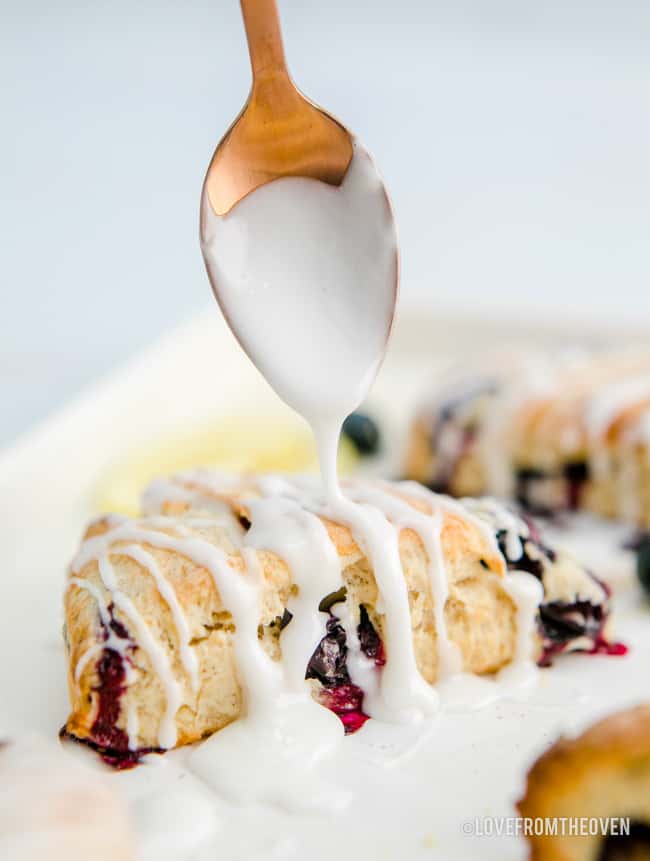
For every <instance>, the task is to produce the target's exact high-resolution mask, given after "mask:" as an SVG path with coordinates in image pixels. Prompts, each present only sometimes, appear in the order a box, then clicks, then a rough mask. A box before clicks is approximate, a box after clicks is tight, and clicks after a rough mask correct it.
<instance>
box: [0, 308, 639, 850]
mask: <svg viewBox="0 0 650 861" xmlns="http://www.w3.org/2000/svg"><path fill="white" fill-rule="evenodd" d="M513 332H514V336H513ZM566 334H571V333H566V332H565V333H562V332H559V331H558V330H557V329H553V330H546V331H544V330H543V329H539V328H537V329H536V328H534V327H532V326H528V327H521V326H519V327H517V328H516V329H513V328H512V327H510V326H505V325H501V324H498V323H489V322H486V321H459V320H449V319H445V320H435V319H431V318H428V317H427V316H426V315H422V314H417V315H409V314H404V315H403V316H402V318H401V319H400V320H399V322H398V325H397V327H396V332H395V338H394V341H393V344H392V348H391V353H390V356H389V358H388V359H387V362H386V364H385V366H384V368H383V370H382V372H381V375H380V378H379V380H378V382H377V385H376V386H375V390H374V392H373V394H372V397H371V402H372V404H373V405H374V410H375V412H376V413H377V414H379V416H380V417H381V421H382V425H383V427H384V430H385V433H386V434H387V435H388V436H389V437H390V439H391V441H392V449H393V452H394V451H395V450H396V449H399V446H400V442H401V439H402V437H403V434H404V429H405V423H406V419H407V417H408V414H409V412H410V410H411V408H412V406H413V403H414V401H415V399H416V397H417V393H418V392H419V391H421V390H422V386H423V385H424V384H425V382H426V379H427V377H428V376H429V374H431V372H432V368H433V367H434V366H435V365H436V364H439V362H440V361H442V360H443V359H444V358H445V357H448V356H449V355H450V354H452V353H456V354H458V353H459V352H460V351H461V350H465V351H466V350H472V351H474V350H480V349H481V348H484V347H485V346H486V345H489V344H495V343H499V344H503V342H504V340H508V341H519V342H522V343H529V342H530V341H531V340H534V341H535V342H536V344H538V345H543V344H551V343H554V342H558V341H559V340H561V339H562V337H563V336H565V335H566ZM586 337H588V339H589V340H591V341H594V340H596V341H601V340H607V339H609V338H610V337H616V335H613V336H611V335H610V334H608V333H607V332H602V331H600V332H599V331H592V332H590V333H588V335H587V336H586ZM232 412H236V413H242V412H243V413H246V412H251V413H255V414H256V415H268V416H275V415H288V411H287V410H286V409H285V408H284V407H283V405H282V404H280V403H279V402H278V399H277V398H276V397H275V395H274V394H273V392H272V391H271V390H270V389H269V388H268V387H267V386H266V384H265V383H264V382H263V381H262V380H261V379H260V377H259V375H258V374H257V372H256V371H255V370H254V368H253V367H252V366H251V364H250V363H249V362H248V360H247V359H246V358H245V356H244V355H243V354H242V352H241V351H240V350H239V348H238V347H237V345H236V343H235V342H234V339H233V338H232V336H231V335H230V333H229V332H228V331H227V329H226V327H225V325H224V324H223V322H222V321H221V319H220V317H219V315H218V314H217V313H216V312H214V311H213V312H211V313H208V314H206V315H203V316H200V317H198V318H197V319H195V320H194V321H193V322H191V323H190V324H188V325H186V326H184V327H182V328H180V329H179V330H178V331H176V332H174V333H172V334H171V335H170V336H168V337H167V338H165V339H163V340H162V341H161V342H160V343H159V344H157V345H155V346H154V347H153V348H151V349H149V350H147V351H146V352H144V353H143V354H142V355H141V356H140V357H139V358H138V359H137V360H135V361H134V362H131V363H130V364H129V365H128V366H127V367H125V368H123V369H122V370H120V371H118V372H116V373H115V374H114V375H112V376H111V377H109V378H108V379H105V380H104V381H102V382H100V383H98V384H97V385H96V386H95V387H93V388H92V389H91V390H89V391H87V392H86V393H85V394H83V395H82V396H81V397H80V398H78V399H77V400H76V401H75V402H74V403H72V404H71V405H70V406H68V407H67V408H66V409H64V410H62V411H61V412H60V413H58V414H57V415H55V416H53V417H52V418H50V419H49V420H48V421H46V422H44V423H43V424H42V425H41V426H40V427H38V428H37V429H36V430H34V431H33V432H32V433H30V434H28V435H27V436H25V437H24V438H23V439H22V440H20V441H19V442H18V443H17V444H16V445H15V446H14V447H12V448H11V449H9V450H7V451H5V452H4V453H3V454H2V455H0V489H1V490H2V492H1V493H0V566H1V568H0V570H1V571H2V574H1V575H0V606H1V607H2V624H1V625H0V649H1V650H2V651H1V653H2V656H3V659H2V661H1V663H0V667H1V669H0V692H1V693H0V737H5V738H6V737H12V736H16V735H20V734H24V733H26V732H32V731H33V732H37V733H40V734H43V735H45V736H47V737H51V738H54V737H56V734H57V732H58V730H59V728H60V726H61V725H62V724H63V722H64V720H65V718H66V715H67V708H68V702H67V691H66V681H65V662H64V656H63V648H62V639H61V623H62V612H61V594H62V586H63V576H64V570H65V566H66V564H67V562H68V560H69V559H70V558H71V556H72V554H73V553H74V551H75V549H76V546H77V543H78V540H79V537H80V534H81V532H82V530H83V527H84V524H85V523H86V521H87V520H88V519H89V517H91V516H93V515H94V514H96V513H97V512H96V511H95V510H93V491H94V487H95V485H96V483H97V481H98V480H99V478H100V476H101V475H102V474H103V473H104V472H105V470H106V468H107V465H109V464H110V463H111V462H113V461H115V460H117V459H119V458H120V457H121V456H122V455H124V453H125V452H127V451H129V450H131V449H132V448H133V447H134V446H136V445H138V444H146V442H147V440H150V439H151V438H152V437H153V436H157V435H159V434H160V433H162V432H164V431H172V430H174V429H180V428H183V427H187V425H188V423H194V422H197V421H199V420H201V419H205V418H208V417H212V416H218V415H220V414H224V415H225V414H227V413H232ZM260 432H261V433H263V427H262V428H261V431H260ZM385 468H386V469H387V470H388V471H394V470H396V469H397V466H396V460H395V458H394V457H391V456H389V457H388V459H387V461H386V464H385ZM622 534H623V532H622V530H621V529H620V528H618V529H617V528H615V527H610V526H607V525H599V526H596V527H594V524H593V522H588V523H586V524H585V523H584V522H581V524H580V526H579V528H578V529H575V530H569V531H568V532H565V533H563V534H562V535H561V536H560V538H562V537H564V538H566V543H569V544H571V542H574V543H575V546H576V547H577V548H579V551H580V553H581V554H582V555H583V556H584V555H585V554H588V555H590V557H591V558H590V559H589V562H590V564H592V566H594V568H595V570H596V571H597V573H600V574H601V575H602V576H605V577H608V578H609V579H611V580H613V581H614V582H615V583H616V584H617V589H618V593H619V594H618V595H617V598H616V604H617V613H618V617H617V630H618V633H619V636H620V637H621V638H622V639H624V640H625V641H626V642H627V643H628V644H629V645H630V647H631V648H630V653H629V655H628V656H627V657H625V658H608V657H592V656H589V657H587V656H568V657H566V658H563V659H560V660H558V661H557V663H556V665H555V666H554V667H553V668H552V669H551V670H546V671H543V672H542V673H541V676H540V681H539V685H538V687H537V689H536V691H535V692H534V693H533V694H532V695H531V696H530V697H529V699H527V700H521V701H514V700H513V701H501V702H500V703H496V704H493V705H492V706H487V707H485V708H483V709H481V710H479V711H474V712H465V713H461V712H457V713H445V714H442V715H440V716H439V717H438V718H437V719H436V721H435V722H434V723H433V724H432V725H431V726H430V727H429V728H428V730H427V733H425V734H424V735H423V736H421V737H419V741H418V742H417V743H416V740H415V736H414V733H413V732H412V731H409V730H403V729H395V728H378V727H377V726H374V728H373V725H372V722H370V723H369V724H367V728H364V730H362V731H361V732H360V733H359V734H357V735H356V736H354V737H351V738H348V739H346V741H345V744H344V746H343V748H344V755H342V756H338V757H337V759H336V760H335V761H333V762H331V763H327V765H326V766H324V767H323V769H322V774H323V776H324V777H325V778H327V777H328V775H329V776H330V777H332V776H333V775H335V778H336V782H337V783H338V784H340V785H342V786H343V787H345V788H346V789H347V790H349V791H351V792H352V794H353V796H354V798H353V800H352V802H351V803H350V805H349V806H348V807H347V808H346V809H345V810H344V811H343V812H342V813H340V814H338V815H337V816H336V817H325V818H323V817H319V816H318V815H314V814H313V813H312V814H308V815H300V816H297V815H296V814H293V813H287V812H286V811H282V810H279V809H272V808H263V807H261V806H255V807H248V808H241V807H237V806H234V805H230V804H229V803H228V802H227V801H226V800H224V799H223V798H220V797H219V796H217V795H215V794H213V793H212V792H210V791H209V790H208V789H207V788H206V787H205V786H203V784H201V783H200V782H199V781H198V780H196V779H194V778H193V777H192V776H191V775H189V774H188V773H187V772H186V771H185V769H184V766H183V752H182V751H178V752H174V753H171V754H168V755H166V756H165V757H162V758H161V757H154V758H153V760H154V761H152V762H151V763H149V764H146V765H143V766H141V767H140V768H138V769H136V770H134V771H133V772H125V773H121V774H115V775H113V776H111V780H112V781H114V785H115V786H116V788H117V790H118V791H119V792H120V793H121V794H123V796H124V798H125V799H126V801H127V803H128V804H129V805H130V808H131V810H132V812H133V815H134V821H135V824H136V827H137V830H138V834H139V857H140V858H141V859H154V858H156V859H158V858H173V859H181V861H182V859H188V861H189V859H204V858H205V859H208V858H210V859H211V858H214V857H216V852H217V851H218V855H219V857H220V858H222V859H230V858H232V859H239V858H246V859H249V858H251V859H252V858H256V857H259V858H262V857H264V858H285V857H286V858H300V859H302V858H306V857H309V858H311V859H320V858H323V859H326V858H327V859H328V861H331V859H332V858H333V857H335V858H336V859H337V861H347V859H350V861H352V859H354V861H357V859H359V858H364V857H374V858H377V859H383V858H386V859H394V858H396V857H401V858H408V859H411V858H413V859H418V858H423V859H436V858H438V859H444V861H456V859H458V861H465V859H467V858H470V857H480V858H481V859H488V861H489V859H495V861H496V859H499V861H508V859H512V861H515V859H520V858H523V857H525V845H524V843H523V842H522V841H520V840H518V839H517V838H513V837H480V836H473V835H472V834H468V833H466V832H467V831H468V830H471V828H472V827H473V826H472V825H471V824H470V826H467V825H465V826H464V825H463V823H466V822H468V821H469V822H470V823H471V822H472V820H473V819H474V817H481V816H511V815H513V813H514V810H513V802H514V801H515V800H516V799H517V797H518V796H519V795H520V793H521V790H522V786H523V781H524V776H525V772H526V769H527V767H528V766H529V764H530V763H531V762H532V760H533V759H534V758H535V756H536V755H537V754H538V753H539V752H540V751H541V750H543V749H544V748H545V747H546V746H547V745H548V744H549V743H550V742H551V741H552V740H553V739H554V738H555V737H556V736H557V735H558V733H559V732H561V731H564V732H573V731H576V730H578V729H580V728H582V727H583V726H585V725H586V724H588V723H590V722H591V721H592V720H594V719H596V718H598V717H601V716H602V715H603V714H606V713H608V712H610V711H613V710H615V709H616V708H618V707H624V706H628V705H631V704H634V703H637V702H640V701H642V700H650V687H649V685H650V682H649V678H650V677H649V675H648V671H647V667H648V665H649V664H650V612H648V610H647V608H644V606H643V605H642V602H641V599H640V595H639V593H638V591H637V589H636V587H635V586H634V585H633V581H632V578H631V577H630V559H629V558H627V557H626V556H625V555H624V554H621V553H619V552H618V549H617V546H618V543H619V542H620V539H621V535H622ZM260 767H262V768H263V763H261V765H260ZM156 810H158V811H163V812H164V816H163V817H162V819H163V821H164V823H165V827H164V828H163V829H162V830H160V825H159V818H156V817H155V811H156ZM154 822H157V823H158V825H157V826H156V827H157V830H156V829H154V828H153V825H152V823H154Z"/></svg>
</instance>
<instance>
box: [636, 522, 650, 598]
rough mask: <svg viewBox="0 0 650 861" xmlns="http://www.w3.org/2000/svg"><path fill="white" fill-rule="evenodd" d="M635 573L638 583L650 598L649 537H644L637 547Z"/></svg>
mask: <svg viewBox="0 0 650 861" xmlns="http://www.w3.org/2000/svg"><path fill="white" fill-rule="evenodd" d="M636 573H637V577H638V578H639V583H640V584H641V585H642V586H643V588H644V590H645V592H646V594H647V595H649V596H650V535H645V536H644V537H643V538H642V539H641V540H640V541H639V543H638V545H637V551H636Z"/></svg>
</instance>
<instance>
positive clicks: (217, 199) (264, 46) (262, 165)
mask: <svg viewBox="0 0 650 861" xmlns="http://www.w3.org/2000/svg"><path fill="white" fill-rule="evenodd" d="M241 8H242V13H243V17H244V26H245V28H246V38H247V40H248V52H249V54H250V59H251V68H252V72H253V84H252V87H251V92H250V95H249V97H248V101H247V102H246V104H245V105H244V108H243V110H242V112H241V113H240V115H239V116H238V117H237V119H236V120H235V122H234V123H233V124H232V126H231V127H230V129H229V130H228V131H227V132H226V134H225V135H224V137H223V138H222V140H221V142H220V143H219V145H218V146H217V149H216V150H215V153H214V155H213V156H212V161H211V162H210V166H209V167H208V171H207V174H206V177H205V192H206V193H207V196H208V200H209V201H210V205H211V207H212V209H213V210H214V212H215V214H216V215H225V214H226V213H227V212H229V211H230V210H231V209H232V208H233V206H235V204H237V203H238V202H239V201H240V200H241V199H242V198H243V197H245V196H246V195H247V194H250V192H251V191H255V189H256V188H259V187H260V186H261V185H265V184H266V183H268V182H271V181H272V180H274V179H278V178H279V177H283V176H297V177H307V178H311V179H317V180H321V181H322V182H325V183H328V184H329V185H334V186H339V185H341V183H342V182H343V178H344V177H345V174H346V171H347V169H348V166H349V164H350V161H351V160H352V137H351V135H350V133H349V132H348V131H347V129H345V128H344V127H343V126H342V125H341V124H340V123H339V122H338V121H337V120H335V119H334V118H333V117H331V116H330V115H329V114H328V113H326V112H325V111H324V110H322V108H319V107H318V106H317V105H315V104H313V103H312V102H310V101H309V100H308V99H307V98H305V96H303V95H302V93H301V92H300V91H299V90H298V89H297V87H296V85H295V84H294V83H293V81H292V80H291V76H290V75H289V71H288V69H287V65H286V61H285V58H284V48H283V46H282V34H281V32H280V20H279V17H278V10H277V6H276V0H241Z"/></svg>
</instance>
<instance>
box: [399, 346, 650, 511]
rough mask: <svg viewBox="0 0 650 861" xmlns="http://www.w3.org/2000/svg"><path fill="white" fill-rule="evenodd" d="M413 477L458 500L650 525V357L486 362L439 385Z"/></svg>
mask: <svg viewBox="0 0 650 861" xmlns="http://www.w3.org/2000/svg"><path fill="white" fill-rule="evenodd" d="M405 472H406V474H407V476H408V477H409V478H412V479H415V480H417V481H420V482H422V483H424V484H426V485H428V486H430V487H433V488H434V489H436V490H440V491H444V492H448V493H451V494H453V495H455V496H464V495H480V494H484V493H494V494H496V495H498V496H510V497H515V498H517V499H518V500H519V502H521V503H522V504H523V505H525V506H526V507H527V508H529V510H531V511H533V512H535V511H536V512H539V513H549V512H554V511H558V510H563V509H570V510H573V509H577V508H584V509H587V510H590V511H593V512H594V513H596V514H600V515H603V516H606V517H615V518H620V519H624V520H628V521H630V522H634V523H637V524H638V525H640V526H644V527H647V526H650V357H648V355H647V354H646V353H645V352H641V353H640V352H638V351H635V352H631V351H628V352H624V353H604V354H595V355H589V356H585V355H579V356H576V355H572V356H566V355H560V356H558V357H553V358H551V357H540V356H524V355H522V354H512V355H508V356H504V355H501V356H498V357H486V358H485V359H484V361H482V362H481V364H480V366H478V365H477V366H476V367H475V368H472V367H467V368H465V369H464V370H462V371H458V372H456V373H454V374H451V375H448V376H447V378H446V379H445V381H444V383H442V384H441V385H439V386H437V387H434V390H433V392H432V393H431V394H430V395H429V397H428V398H427V400H426V401H425V403H424V404H423V405H422V407H421V408H420V410H419V412H418V414H417V416H416V417H415V419H414V421H413V423H412V425H411V429H410V434H409V442H408V448H407V455H406V460H405Z"/></svg>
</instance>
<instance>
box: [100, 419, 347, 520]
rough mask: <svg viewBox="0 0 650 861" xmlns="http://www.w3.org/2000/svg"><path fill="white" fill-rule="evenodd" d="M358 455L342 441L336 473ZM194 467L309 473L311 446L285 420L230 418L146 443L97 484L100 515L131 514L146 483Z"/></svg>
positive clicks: (313, 462)
mask: <svg viewBox="0 0 650 861" xmlns="http://www.w3.org/2000/svg"><path fill="white" fill-rule="evenodd" d="M358 459H359V456H358V454H357V451H356V448H355V447H354V445H353V444H352V443H351V442H350V440H349V439H347V437H345V436H344V437H342V439H341V444H340V446H339V472H340V473H341V474H343V475H345V474H349V473H350V472H351V471H352V470H353V469H354V467H355V464H356V463H357V461H358ZM197 466H207V467H215V468H218V469H223V470H228V471H236V472H239V471H241V472H315V471H316V470H317V469H318V459H317V455H316V446H315V444H314V440H313V437H312V435H311V432H310V431H309V429H308V428H306V427H303V426H302V425H300V424H299V423H297V422H296V423H295V424H294V423H293V422H291V421H289V420H288V419H280V418H277V417H274V418H269V417H264V416H231V417H228V418H223V419H220V420H219V421H216V422H214V423H210V424H205V425H202V426H200V427H197V428H196V429H195V430H193V431H187V432H183V433H179V434H176V435H171V436H168V437H162V438H159V439H155V440H152V442H151V443H150V444H149V445H147V446H143V447H142V448H140V449H137V450H135V451H133V452H132V453H130V454H129V455H127V456H126V457H125V458H124V459H123V460H121V461H119V462H118V463H116V464H115V465H114V466H113V467H112V468H111V469H109V470H108V471H107V473H106V475H105V476H104V478H103V479H102V480H101V481H100V483H99V485H98V487H97V492H96V498H95V503H96V505H97V508H98V509H99V510H100V511H111V512H116V513H120V514H130V515H135V514H138V513H139V511H140V496H141V494H142V491H143V490H144V489H145V487H146V486H147V485H148V484H149V482H150V481H151V480H152V479H153V478H156V477H157V476H160V475H168V474H170V473H173V472H179V471H181V470H184V469H192V468H193V467H197Z"/></svg>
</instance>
